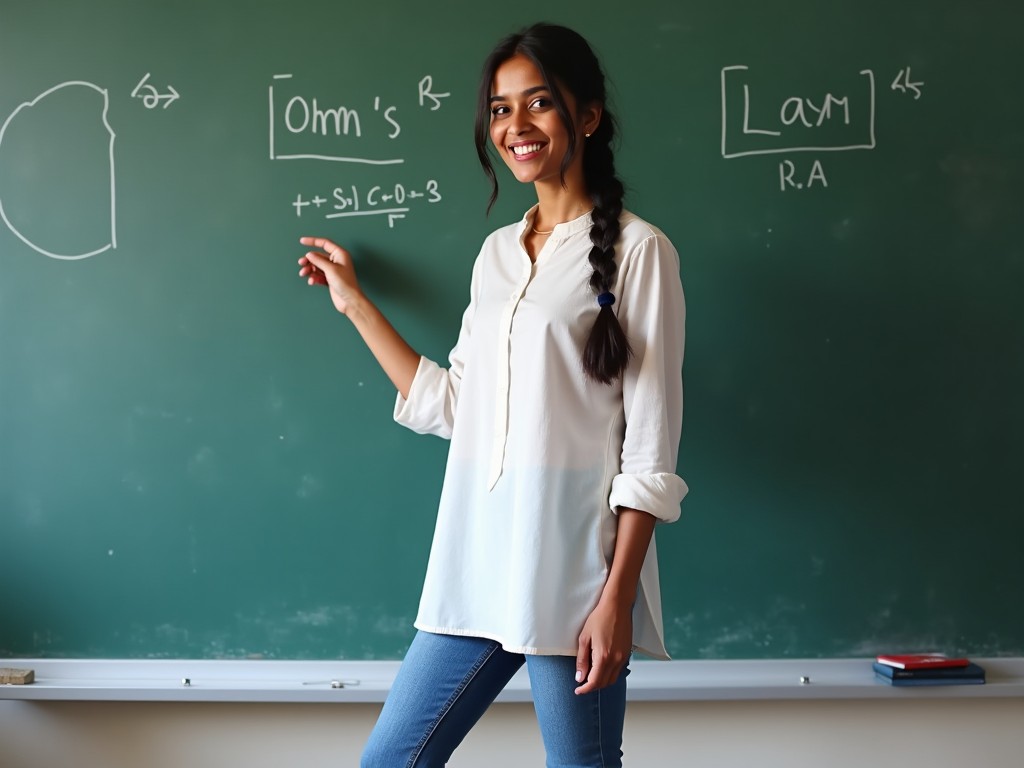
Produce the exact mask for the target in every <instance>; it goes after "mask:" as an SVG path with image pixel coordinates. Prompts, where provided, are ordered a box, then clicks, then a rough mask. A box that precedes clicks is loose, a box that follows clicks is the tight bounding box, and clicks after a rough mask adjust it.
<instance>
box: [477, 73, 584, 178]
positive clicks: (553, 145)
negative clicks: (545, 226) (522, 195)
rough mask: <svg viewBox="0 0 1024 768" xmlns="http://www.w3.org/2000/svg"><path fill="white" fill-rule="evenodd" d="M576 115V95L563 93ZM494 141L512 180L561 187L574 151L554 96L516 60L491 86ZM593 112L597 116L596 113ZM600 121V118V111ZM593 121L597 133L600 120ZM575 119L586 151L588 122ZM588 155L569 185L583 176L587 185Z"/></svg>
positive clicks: (579, 154)
mask: <svg viewBox="0 0 1024 768" xmlns="http://www.w3.org/2000/svg"><path fill="white" fill-rule="evenodd" d="M563 95H564V98H565V102H566V106H567V107H568V108H569V113H570V114H571V115H578V112H577V105H576V101H575V99H573V97H572V94H570V93H566V92H564V91H563ZM490 106H491V130H490V132H491V141H492V142H494V147H495V149H496V150H497V151H498V154H499V155H501V159H502V160H504V161H505V164H506V165H507V166H508V167H509V168H510V169H511V171H512V173H513V175H514V176H515V177H516V178H517V179H518V180H519V181H522V182H524V183H525V182H534V183H537V182H542V183H543V182H551V181H553V182H555V183H557V184H559V185H561V166H562V158H563V157H565V153H566V152H567V151H568V149H569V134H568V133H567V132H566V129H565V125H563V123H562V118H561V117H559V115H558V112H557V111H556V110H555V103H554V101H553V100H552V98H551V92H550V91H549V90H548V88H547V87H546V86H545V85H544V78H543V77H541V74H540V71H539V70H538V69H537V67H536V65H534V63H533V62H532V61H530V60H529V59H528V58H527V57H526V56H523V55H520V54H517V55H516V56H513V57H512V58H511V59H509V60H508V61H506V62H504V63H503V64H501V66H499V67H498V69H497V71H496V72H495V73H494V81H493V83H492V84H491V105H490ZM591 111H593V110H591ZM596 114H597V119H598V120H599V119H600V112H599V111H597V113H596ZM592 117H593V116H592V115H590V116H589V119H591V121H592V122H593V123H594V126H593V127H596V125H597V120H593V119H592ZM587 119H588V115H580V116H579V117H578V118H577V119H576V125H575V127H574V130H576V131H577V132H578V135H577V136H576V142H577V143H576V146H577V147H582V146H583V140H584V138H583V137H584V133H585V131H587V130H593V127H591V128H588V127H586V126H585V125H584V122H585V121H586V120H587ZM582 163H583V153H582V152H577V153H576V157H575V158H574V159H573V163H572V165H571V166H570V168H569V169H568V170H567V171H566V182H567V183H568V182H570V177H571V176H573V175H574V174H578V178H579V180H580V181H582V167H583V166H582Z"/></svg>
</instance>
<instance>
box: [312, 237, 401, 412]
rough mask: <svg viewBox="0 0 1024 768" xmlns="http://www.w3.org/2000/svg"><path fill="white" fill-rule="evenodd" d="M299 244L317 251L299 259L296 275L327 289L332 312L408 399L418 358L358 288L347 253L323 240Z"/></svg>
mask: <svg viewBox="0 0 1024 768" xmlns="http://www.w3.org/2000/svg"><path fill="white" fill-rule="evenodd" d="M299 242H301V243H302V244H303V245H308V246H312V247H313V248H317V249H319V250H312V251H309V252H308V253H306V255H305V256H303V257H302V258H300V259H299V266H300V267H301V269H300V270H299V275H300V276H302V277H305V278H306V282H308V283H309V284H310V285H326V286H327V287H328V288H329V289H330V293H331V301H332V302H334V307H335V309H337V310H338V311H339V312H341V313H342V314H343V315H345V316H346V317H347V318H348V319H349V320H351V321H352V325H354V326H355V328H356V330H357V331H358V332H359V335H360V336H362V338H363V341H364V342H366V346H367V347H368V348H369V350H370V352H371V353H373V356H374V357H376V358H377V362H378V363H380V366H381V368H383V369H384V373H386V374H387V376H388V378H389V379H391V382H392V383H393V384H394V385H395V388H396V389H397V390H398V391H399V393H400V394H401V395H402V397H403V398H408V397H409V389H410V387H411V386H412V381H413V378H414V377H415V376H416V369H417V367H418V366H419V363H420V356H419V354H418V353H417V352H416V350H414V349H413V348H412V347H410V346H409V345H408V343H406V341H405V339H403V338H402V337H401V336H399V334H398V331H396V330H395V329H394V327H393V326H392V325H391V323H389V322H388V320H387V318H386V317H384V315H383V314H381V312H380V310H379V309H377V307H376V306H375V305H374V304H373V302H371V301H370V300H369V299H368V298H366V296H365V295H364V294H363V292H362V291H361V290H360V289H359V282H358V280H357V279H356V271H355V267H354V266H353V265H352V257H351V256H350V255H349V253H348V251H346V250H345V249H344V248H342V247H341V246H340V245H338V244H337V243H334V242H332V241H330V240H328V239H326V238H323V237H303V238H302V239H301V240H300V241H299Z"/></svg>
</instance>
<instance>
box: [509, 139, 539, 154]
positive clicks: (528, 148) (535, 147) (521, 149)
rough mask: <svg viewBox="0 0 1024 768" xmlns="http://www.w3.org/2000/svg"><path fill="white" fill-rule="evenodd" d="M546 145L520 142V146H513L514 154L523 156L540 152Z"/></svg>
mask: <svg viewBox="0 0 1024 768" xmlns="http://www.w3.org/2000/svg"><path fill="white" fill-rule="evenodd" d="M543 147H544V145H543V144H540V143H537V142H535V143H533V144H519V145H518V146H515V147H511V150H512V154H513V155H515V156H516V157H523V156H525V155H532V154H533V153H534V152H540V151H541V149H543Z"/></svg>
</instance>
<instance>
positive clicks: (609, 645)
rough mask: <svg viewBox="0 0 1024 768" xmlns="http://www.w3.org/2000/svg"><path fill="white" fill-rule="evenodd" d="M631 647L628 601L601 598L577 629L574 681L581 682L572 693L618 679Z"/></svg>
mask: <svg viewBox="0 0 1024 768" xmlns="http://www.w3.org/2000/svg"><path fill="white" fill-rule="evenodd" d="M632 650H633V606H632V604H621V605H620V604H618V603H617V601H615V600H607V599H604V598H603V599H602V600H601V601H600V602H599V603H598V605H597V607H596V608H595V609H594V610H593V612H592V613H591V614H590V616H589V617H587V621H586V623H585V624H584V625H583V631H582V632H580V640H579V650H578V651H577V652H576V682H577V683H583V684H582V685H580V686H579V687H578V688H577V689H576V693H577V694H580V695H582V694H584V693H591V692H592V691H596V690H598V689H599V688H604V687H606V686H609V685H611V684H612V683H614V682H615V681H616V680H618V679H619V675H620V674H622V669H623V667H625V666H626V663H627V662H628V661H629V655H630V653H631V652H632ZM584 681H585V682H584Z"/></svg>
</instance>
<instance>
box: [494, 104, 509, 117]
mask: <svg viewBox="0 0 1024 768" xmlns="http://www.w3.org/2000/svg"><path fill="white" fill-rule="evenodd" d="M491 114H492V115H493V116H494V117H500V116H501V115H507V114H508V107H505V106H497V107H491Z"/></svg>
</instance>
